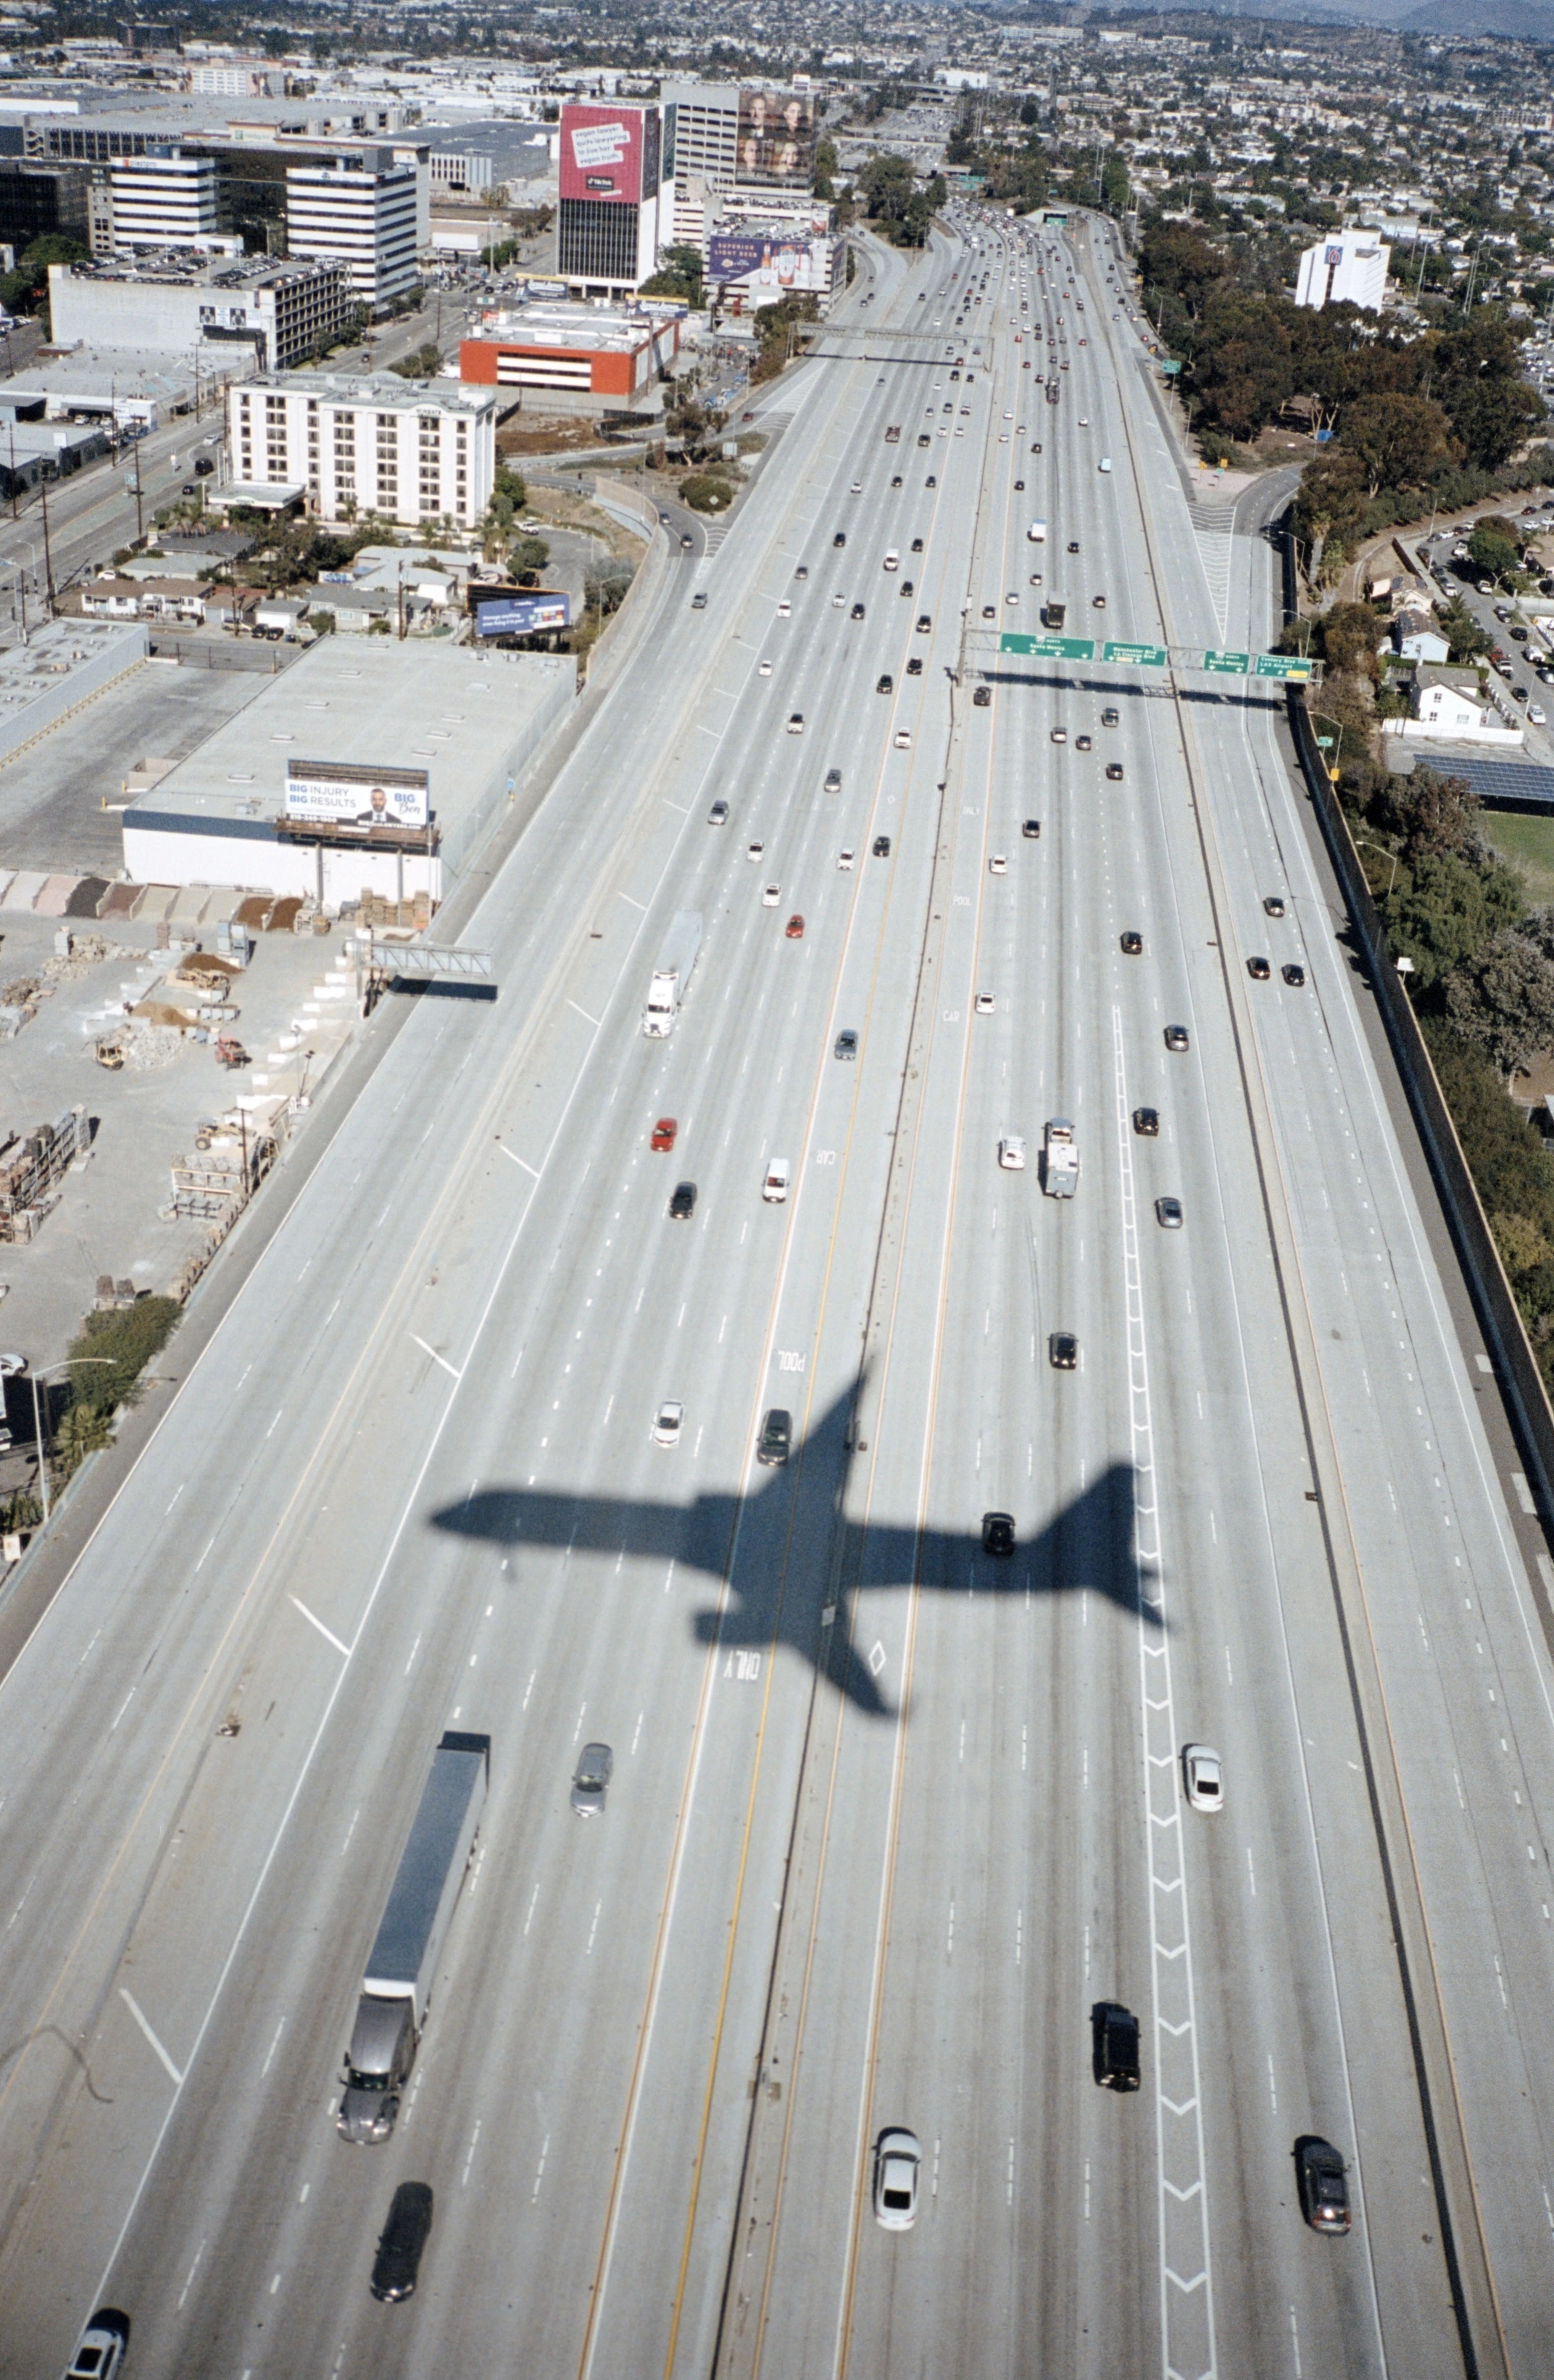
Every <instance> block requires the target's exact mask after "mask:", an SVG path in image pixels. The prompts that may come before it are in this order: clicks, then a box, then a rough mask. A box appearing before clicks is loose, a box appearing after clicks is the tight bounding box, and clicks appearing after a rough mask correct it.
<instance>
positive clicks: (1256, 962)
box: [1246, 957, 1273, 983]
mask: <svg viewBox="0 0 1554 2380" xmlns="http://www.w3.org/2000/svg"><path fill="white" fill-rule="evenodd" d="M1246 972H1247V974H1248V975H1249V976H1250V977H1251V978H1252V980H1253V982H1254V983H1267V981H1268V979H1269V976H1270V975H1271V974H1272V972H1273V970H1272V968H1271V967H1270V966H1269V963H1268V961H1267V959H1265V958H1261V957H1257V958H1250V959H1248V960H1247V962H1246Z"/></svg>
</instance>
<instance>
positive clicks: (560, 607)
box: [471, 588, 572, 637]
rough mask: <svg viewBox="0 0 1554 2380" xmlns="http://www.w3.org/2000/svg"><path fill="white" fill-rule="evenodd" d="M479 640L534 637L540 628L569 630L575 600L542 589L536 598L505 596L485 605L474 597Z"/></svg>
mask: <svg viewBox="0 0 1554 2380" xmlns="http://www.w3.org/2000/svg"><path fill="white" fill-rule="evenodd" d="M471 601H473V602H474V607H475V634H476V635H477V636H478V637H531V636H533V635H534V634H535V632H536V631H537V630H538V629H540V628H569V627H570V626H571V625H572V600H571V598H570V596H567V595H556V594H552V592H551V590H550V589H548V588H540V589H538V590H537V591H536V592H535V593H533V594H524V595H512V594H507V593H503V594H501V595H498V596H495V597H493V598H491V599H489V600H487V601H484V602H481V601H480V600H479V598H478V597H477V596H474V595H472V597H471Z"/></svg>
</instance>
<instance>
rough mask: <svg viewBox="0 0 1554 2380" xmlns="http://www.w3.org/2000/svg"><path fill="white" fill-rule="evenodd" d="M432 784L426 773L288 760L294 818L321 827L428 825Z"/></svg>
mask: <svg viewBox="0 0 1554 2380" xmlns="http://www.w3.org/2000/svg"><path fill="white" fill-rule="evenodd" d="M285 814H286V816H287V818H288V819H307V820H311V821H312V822H314V823H315V824H317V825H320V826H354V827H367V828H370V827H375V826H425V825H426V824H427V823H428V821H429V820H430V818H431V781H430V779H429V778H428V776H427V772H426V771H425V770H424V769H361V768H358V767H356V766H355V765H354V764H353V763H352V762H350V761H344V760H342V761H336V760H288V761H287V762H286V811H285Z"/></svg>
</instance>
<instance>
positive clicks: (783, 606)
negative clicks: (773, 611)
mask: <svg viewBox="0 0 1554 2380" xmlns="http://www.w3.org/2000/svg"><path fill="white" fill-rule="evenodd" d="M793 609H794V607H793V605H792V604H791V603H790V602H789V601H788V599H787V597H786V596H785V595H784V596H783V600H782V601H781V602H780V603H779V604H778V606H777V617H778V618H779V619H780V620H791V619H792V617H793Z"/></svg>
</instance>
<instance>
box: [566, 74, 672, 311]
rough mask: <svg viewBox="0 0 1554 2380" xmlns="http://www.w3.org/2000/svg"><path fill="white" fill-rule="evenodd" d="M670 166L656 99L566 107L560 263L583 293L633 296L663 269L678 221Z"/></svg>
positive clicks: (572, 285) (569, 282) (573, 103)
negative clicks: (661, 257) (662, 257)
mask: <svg viewBox="0 0 1554 2380" xmlns="http://www.w3.org/2000/svg"><path fill="white" fill-rule="evenodd" d="M667 170H668V175H669V176H670V177H671V178H667V179H666V177H665V175H666V169H665V158H664V145H663V117H662V113H661V111H660V110H659V108H658V107H657V106H655V105H652V104H649V103H642V102H639V101H633V100H623V101H620V102H619V103H616V104H614V105H612V106H604V105H602V104H600V103H591V102H590V103H589V104H587V105H583V104H580V103H577V102H576V101H572V100H568V101H567V102H566V103H565V105H564V106H563V108H562V111H561V176H560V212H559V217H558V222H557V229H556V266H557V270H558V272H559V273H560V274H561V277H562V279H563V280H564V281H565V282H566V284H567V285H568V286H569V287H570V288H572V289H575V290H576V291H577V294H578V296H579V297H590V298H594V297H604V298H609V297H630V296H631V295H632V294H633V293H634V292H635V291H636V289H637V286H638V285H639V284H640V283H641V282H644V281H646V280H648V279H650V277H651V275H652V274H653V273H655V272H656V271H657V269H658V252H659V249H660V248H661V247H662V246H665V245H667V243H668V240H669V237H670V233H671V229H672V226H673V220H674V192H673V180H672V176H673V171H674V167H673V162H672V161H671V162H670V164H669V165H668V169H667Z"/></svg>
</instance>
